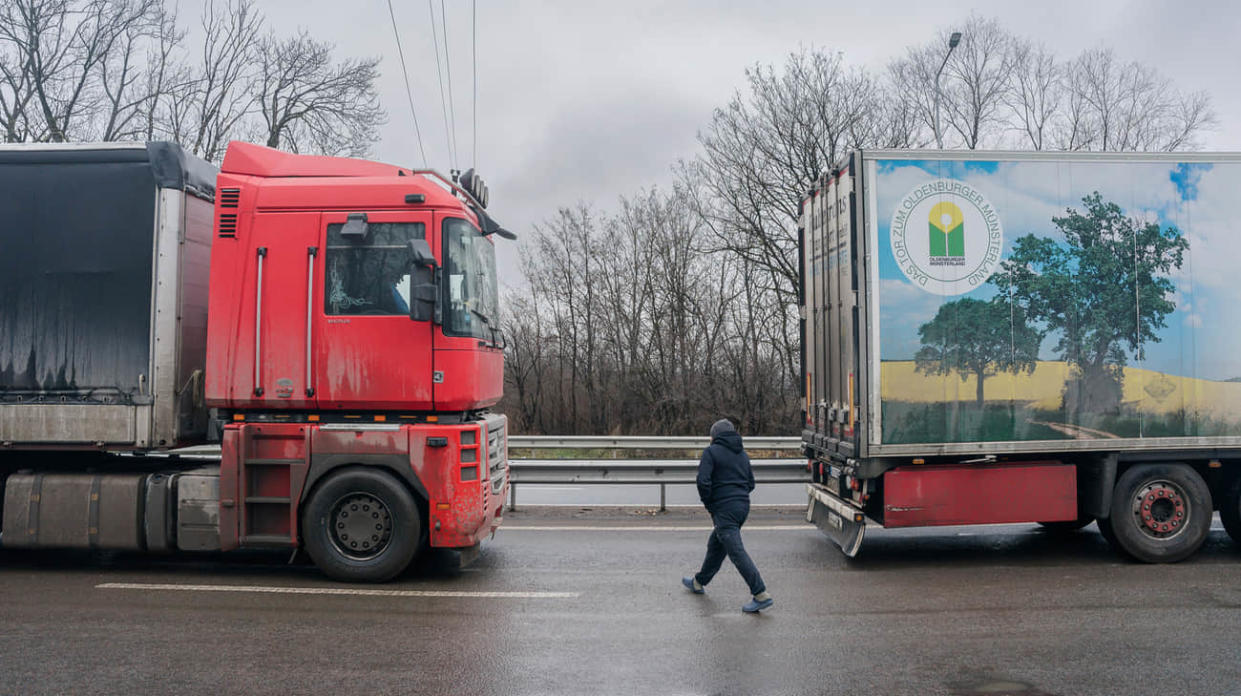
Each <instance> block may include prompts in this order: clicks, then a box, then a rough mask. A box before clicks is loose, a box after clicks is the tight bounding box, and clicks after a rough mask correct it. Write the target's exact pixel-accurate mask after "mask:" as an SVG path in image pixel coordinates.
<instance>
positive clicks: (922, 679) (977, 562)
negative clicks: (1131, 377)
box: [0, 508, 1241, 696]
mask: <svg viewBox="0 0 1241 696" xmlns="http://www.w3.org/2000/svg"><path fill="white" fill-rule="evenodd" d="M506 525H507V527H506V528H504V529H502V530H501V532H500V533H499V535H498V536H497V537H496V539H495V541H494V542H491V543H490V544H488V545H487V546H486V548H485V551H484V554H483V556H482V557H481V558H480V559H479V560H478V561H477V562H475V564H474V565H472V566H470V567H469V568H467V569H466V570H464V571H455V570H452V569H451V563H452V561H453V558H452V556H451V554H440V555H438V556H437V557H436V558H433V559H431V560H430V561H429V562H428V563H425V564H423V565H422V566H420V567H419V568H417V569H415V570H413V571H411V572H409V573H407V574H406V575H405V576H404V577H402V578H400V579H398V580H397V581H395V582H392V583H388V584H385V585H379V586H356V585H344V584H340V583H333V582H330V581H328V580H326V579H325V578H323V577H322V576H321V575H319V574H318V572H317V571H316V570H314V568H312V567H310V566H307V565H304V564H295V565H292V566H290V565H286V564H285V560H286V559H285V557H284V556H272V555H254V556H246V557H244V558H241V559H238V560H234V561H230V562H222V561H221V560H220V559H217V558H195V557H192V556H182V557H176V558H170V559H154V560H153V559H149V558H142V557H137V558H135V557H124V556H108V557H99V556H84V557H66V556H64V555H62V554H46V553H39V554H32V553H15V552H0V627H2V629H0V694H34V693H118V694H120V693H135V692H150V693H156V692H159V693H192V694H197V693H208V692H210V693H273V694H276V693H280V694H283V693H373V694H383V693H422V694H543V693H551V694H590V693H601V694H613V693H614V694H699V693H712V694H714V693H724V694H733V693H736V694H751V693H758V694H762V693H773V694H819V693H858V694H863V693H870V694H983V693H989V694H995V693H1003V694H1023V695H1025V696H1036V695H1041V694H1060V695H1067V694H1148V693H1149V694H1155V693H1175V694H1198V693H1202V694H1207V693H1210V694H1228V693H1241V659H1239V656H1241V572H1239V571H1241V549H1239V548H1238V547H1237V546H1236V545H1234V544H1233V543H1232V542H1231V540H1229V538H1228V537H1227V536H1226V535H1225V534H1224V533H1223V531H1221V530H1219V529H1218V526H1219V525H1218V521H1217V522H1216V529H1215V530H1214V531H1213V532H1212V534H1211V538H1210V540H1209V541H1208V543H1207V546H1206V547H1205V548H1204V549H1203V551H1202V553H1200V554H1199V555H1198V556H1197V557H1195V558H1194V559H1191V560H1190V561H1188V562H1185V563H1181V564H1177V565H1171V566H1146V565H1138V564H1134V563H1129V562H1126V561H1122V560H1120V559H1119V558H1118V557H1117V556H1115V555H1114V554H1113V553H1112V552H1111V550H1110V549H1108V548H1107V545H1106V543H1105V542H1104V541H1103V539H1102V538H1101V537H1100V536H1099V534H1098V533H1097V532H1096V531H1095V529H1094V527H1093V526H1091V527H1088V528H1087V529H1085V530H1083V531H1081V532H1078V533H1075V534H1071V535H1067V536H1063V537H1056V536H1053V535H1050V534H1047V533H1044V532H1042V531H1039V530H1038V529H1037V528H1036V527H1033V526H1029V525H1019V526H1001V527H974V528H964V527H963V528H943V529H939V530H932V531H927V530H917V531H886V530H871V532H869V533H868V537H867V540H866V544H865V545H864V546H863V550H862V555H861V556H860V557H859V558H858V559H855V560H852V561H850V560H848V559H845V558H844V557H842V556H841V555H840V554H839V553H838V552H837V551H836V550H835V548H834V547H833V546H831V545H830V543H829V542H828V541H827V540H826V539H825V538H823V537H822V536H821V535H820V534H819V533H818V531H817V530H814V529H813V528H809V527H804V526H803V523H802V522H801V519H800V515H799V514H798V512H796V511H791V510H769V511H756V513H755V514H754V515H752V517H751V521H750V523H749V524H748V525H747V527H746V529H745V540H746V545H747V547H748V548H749V550H750V551H751V554H752V555H753V557H754V559H755V561H756V562H757V564H758V566H759V568H760V570H761V571H762V573H763V576H764V579H765V580H766V582H767V584H768V586H769V587H770V588H771V591H772V593H773V595H774V596H775V599H776V604H775V607H774V608H773V609H772V610H771V611H769V612H765V613H764V614H762V615H760V616H747V615H743V614H741V612H740V611H739V607H740V605H741V603H742V602H743V601H744V600H745V599H746V592H745V587H744V585H743V584H742V582H741V579H740V577H739V576H738V575H737V574H736V572H735V571H734V570H733V569H732V567H731V565H729V564H725V567H724V569H723V570H722V571H721V573H720V575H719V576H718V578H717V579H716V581H715V582H714V583H713V584H712V585H711V586H710V587H709V588H708V593H707V594H706V595H705V596H693V595H690V594H689V593H687V592H686V591H685V590H684V589H682V588H681V587H680V584H679V578H680V577H681V575H683V574H688V573H689V572H692V570H694V569H695V566H696V564H697V563H698V562H699V561H700V560H701V555H702V552H703V548H704V542H705V538H706V534H707V531H706V525H707V521H706V520H705V518H704V517H703V516H702V515H701V514H700V513H699V514H695V513H692V512H689V511H684V510H678V511H674V512H672V513H669V514H666V515H651V514H648V513H641V512H638V511H603V510H593V511H590V512H586V513H583V512H576V511H573V510H566V509H556V510H537V509H534V508H531V509H528V510H527V511H524V512H518V513H514V514H512V516H511V517H510V519H508V520H507V521H506ZM523 528H524V529H523Z"/></svg>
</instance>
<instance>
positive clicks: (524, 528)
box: [499, 524, 818, 532]
mask: <svg viewBox="0 0 1241 696" xmlns="http://www.w3.org/2000/svg"><path fill="white" fill-rule="evenodd" d="M711 529H712V528H711V527H656V526H651V525H645V526H641V527H599V526H587V525H563V526H555V527H549V526H537V525H521V526H514V525H505V526H503V527H500V530H499V531H501V532H709V531H711ZM741 531H742V532H795V531H811V532H817V531H818V528H817V527H814V526H811V525H808V524H766V525H759V526H754V527H742V528H741Z"/></svg>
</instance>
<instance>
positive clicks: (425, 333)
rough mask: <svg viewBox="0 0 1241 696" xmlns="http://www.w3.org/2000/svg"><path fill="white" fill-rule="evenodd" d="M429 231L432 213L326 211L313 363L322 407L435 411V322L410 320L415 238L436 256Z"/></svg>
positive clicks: (322, 232)
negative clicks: (433, 383) (433, 379)
mask: <svg viewBox="0 0 1241 696" xmlns="http://www.w3.org/2000/svg"><path fill="white" fill-rule="evenodd" d="M350 218H352V220H351V219H350ZM431 230H432V227H431V215H430V213H415V212H404V211H402V212H353V213H344V212H342V213H324V214H323V215H322V225H321V235H322V236H321V239H322V247H321V248H322V250H323V253H322V254H320V257H321V261H320V264H321V265H320V268H321V271H322V272H321V273H320V274H319V276H320V279H321V280H319V281H318V282H317V287H318V292H317V293H316V295H317V297H316V299H315V303H316V305H317V307H316V314H317V317H318V320H319V321H318V324H317V326H318V330H317V331H316V334H317V335H316V336H315V350H314V368H313V372H314V375H315V384H314V389H315V392H316V396H317V397H318V400H319V407H320V408H327V409H345V410H349V409H356V410H359V411H365V410H405V411H411V410H430V409H431V406H432V401H431V398H432V394H431V369H432V368H431V355H432V351H431V341H432V338H431V322H430V321H413V320H411V319H410V318H409V302H410V270H411V259H412V256H411V252H410V249H409V242H410V241H411V240H415V239H424V240H426V241H427V242H428V243H429V244H430V245H431V248H432V251H433V253H435V255H436V257H437V258H438V256H439V251H438V246H439V244H438V241H437V237H438V235H435V234H432V233H431Z"/></svg>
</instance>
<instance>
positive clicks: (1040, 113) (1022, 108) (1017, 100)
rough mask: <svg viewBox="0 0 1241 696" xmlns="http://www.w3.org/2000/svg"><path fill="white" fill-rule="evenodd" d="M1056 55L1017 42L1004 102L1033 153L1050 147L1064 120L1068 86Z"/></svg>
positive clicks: (1015, 127)
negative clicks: (1058, 123)
mask: <svg viewBox="0 0 1241 696" xmlns="http://www.w3.org/2000/svg"><path fill="white" fill-rule="evenodd" d="M1062 72H1063V70H1062V68H1061V66H1060V64H1059V63H1058V62H1057V61H1056V57H1055V55H1053V54H1052V53H1051V51H1049V50H1047V47H1046V46H1043V45H1042V44H1035V43H1033V42H1031V41H1027V40H1022V39H1014V40H1013V44H1012V63H1011V72H1010V74H1009V81H1008V89H1007V92H1006V94H1005V98H1004V101H1005V102H1006V103H1007V105H1008V108H1009V109H1010V110H1011V112H1012V125H1013V129H1014V130H1016V131H1018V132H1019V133H1020V134H1021V140H1022V143H1023V144H1024V145H1026V146H1028V147H1029V148H1030V149H1033V150H1043V149H1046V148H1047V147H1048V146H1049V145H1050V142H1049V138H1050V137H1051V130H1052V128H1053V127H1054V126H1055V121H1056V119H1058V118H1062V114H1061V103H1062V101H1063V99H1064V93H1065V86H1064V82H1063V79H1062Z"/></svg>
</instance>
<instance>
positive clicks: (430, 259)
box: [409, 239, 441, 323]
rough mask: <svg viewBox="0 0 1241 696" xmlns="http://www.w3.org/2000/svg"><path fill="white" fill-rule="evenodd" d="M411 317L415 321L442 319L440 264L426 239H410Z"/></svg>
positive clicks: (436, 320)
mask: <svg viewBox="0 0 1241 696" xmlns="http://www.w3.org/2000/svg"><path fill="white" fill-rule="evenodd" d="M409 251H410V260H411V261H412V265H413V268H411V269H410V273H409V276H410V278H409V281H410V282H409V318H410V319H412V320H414V321H435V322H436V323H439V322H440V321H441V316H440V285H439V282H438V281H439V265H438V264H437V263H435V256H434V255H433V254H432V253H431V245H430V244H427V240H425V239H411V240H409Z"/></svg>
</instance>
